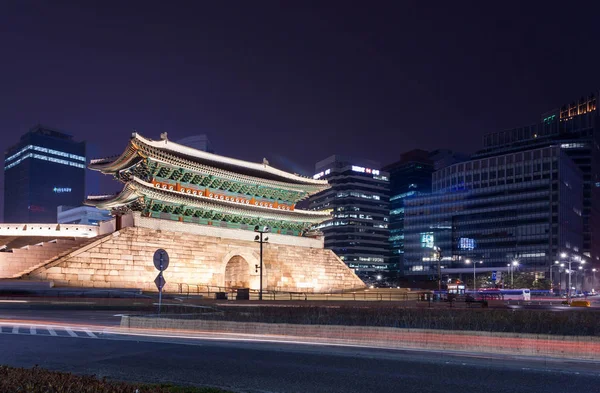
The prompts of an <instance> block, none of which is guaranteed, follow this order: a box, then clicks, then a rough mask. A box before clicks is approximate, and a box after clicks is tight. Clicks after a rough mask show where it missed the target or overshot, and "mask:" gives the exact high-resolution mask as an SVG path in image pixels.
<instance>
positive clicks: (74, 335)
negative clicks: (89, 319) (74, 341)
mask: <svg viewBox="0 0 600 393" xmlns="http://www.w3.org/2000/svg"><path fill="white" fill-rule="evenodd" d="M65 330H66V331H67V333H69V335H70V336H71V337H79V336H78V335H76V334H75V332H74V331H73V330H71V328H68V327H66V328H65Z"/></svg>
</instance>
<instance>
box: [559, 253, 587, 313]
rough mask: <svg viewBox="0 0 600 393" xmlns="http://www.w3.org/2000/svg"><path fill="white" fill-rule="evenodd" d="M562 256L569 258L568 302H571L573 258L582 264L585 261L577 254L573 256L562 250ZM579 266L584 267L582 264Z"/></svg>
mask: <svg viewBox="0 0 600 393" xmlns="http://www.w3.org/2000/svg"><path fill="white" fill-rule="evenodd" d="M560 257H561V258H562V259H567V263H568V264H569V288H568V290H567V303H571V274H573V270H572V269H571V263H573V259H575V260H578V261H579V262H580V263H581V264H584V263H585V261H584V260H583V259H581V258H580V257H578V256H577V255H575V256H573V257H571V256H570V255H568V254H567V253H566V252H561V253H560ZM579 267H580V268H582V267H581V266H579Z"/></svg>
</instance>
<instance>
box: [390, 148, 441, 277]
mask: <svg viewBox="0 0 600 393" xmlns="http://www.w3.org/2000/svg"><path fill="white" fill-rule="evenodd" d="M383 170H385V171H387V172H388V173H389V177H390V222H389V234H390V237H389V246H390V257H389V270H390V273H392V274H394V275H396V274H398V273H401V272H403V271H404V268H403V261H404V258H403V257H404V200H405V199H406V198H407V197H410V196H415V195H422V194H428V193H430V192H431V175H432V174H433V171H434V162H433V161H432V160H431V159H430V153H429V152H428V151H425V150H411V151H409V152H406V153H404V154H402V156H401V158H400V160H399V161H398V162H395V163H393V164H390V165H388V166H386V167H384V168H383Z"/></svg>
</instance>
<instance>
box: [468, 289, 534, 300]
mask: <svg viewBox="0 0 600 393" xmlns="http://www.w3.org/2000/svg"><path fill="white" fill-rule="evenodd" d="M477 294H478V295H479V296H481V297H483V298H494V297H496V298H498V299H502V300H525V301H529V300H531V291H530V290H529V289H527V288H522V289H487V290H481V291H479V292H478V293H477Z"/></svg>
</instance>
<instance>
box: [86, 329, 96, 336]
mask: <svg viewBox="0 0 600 393" xmlns="http://www.w3.org/2000/svg"><path fill="white" fill-rule="evenodd" d="M83 331H84V332H86V333H87V335H88V336H90V337H92V338H98V336H96V335H95V334H94V333H92V332H90V331H89V330H88V329H83Z"/></svg>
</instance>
